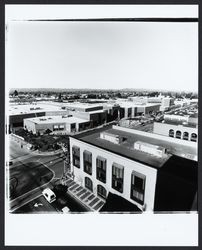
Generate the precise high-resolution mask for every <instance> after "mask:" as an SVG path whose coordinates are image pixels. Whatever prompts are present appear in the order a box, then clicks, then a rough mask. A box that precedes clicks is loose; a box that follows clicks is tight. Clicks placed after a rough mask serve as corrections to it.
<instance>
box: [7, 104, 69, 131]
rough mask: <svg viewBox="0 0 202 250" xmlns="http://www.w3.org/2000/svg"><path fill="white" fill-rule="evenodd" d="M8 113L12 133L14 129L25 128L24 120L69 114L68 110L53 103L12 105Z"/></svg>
mask: <svg viewBox="0 0 202 250" xmlns="http://www.w3.org/2000/svg"><path fill="white" fill-rule="evenodd" d="M8 112H9V113H8V115H9V126H10V130H11V131H12V130H13V128H16V127H23V120H24V119H26V118H34V117H42V116H53V115H55V116H57V115H66V114H67V111H66V110H62V109H61V107H60V106H57V105H54V104H52V103H38V104H18V105H16V104H10V105H9V110H8Z"/></svg>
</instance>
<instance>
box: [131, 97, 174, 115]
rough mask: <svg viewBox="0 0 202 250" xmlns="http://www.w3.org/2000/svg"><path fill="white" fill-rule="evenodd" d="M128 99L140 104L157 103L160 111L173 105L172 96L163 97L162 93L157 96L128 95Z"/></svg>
mask: <svg viewBox="0 0 202 250" xmlns="http://www.w3.org/2000/svg"><path fill="white" fill-rule="evenodd" d="M128 100H129V101H132V102H135V103H141V104H149V103H150V104H151V103H153V104H159V105H160V111H165V110H167V109H169V108H171V107H172V106H174V98H172V97H165V96H163V95H159V96H158V97H146V96H134V97H129V98H128Z"/></svg>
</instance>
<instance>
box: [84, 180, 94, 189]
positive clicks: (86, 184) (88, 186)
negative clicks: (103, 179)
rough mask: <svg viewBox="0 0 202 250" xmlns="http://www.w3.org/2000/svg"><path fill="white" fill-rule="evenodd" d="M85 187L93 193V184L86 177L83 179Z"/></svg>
mask: <svg viewBox="0 0 202 250" xmlns="http://www.w3.org/2000/svg"><path fill="white" fill-rule="evenodd" d="M85 187H86V188H88V189H89V190H90V191H93V182H92V181H91V179H90V178H88V177H85Z"/></svg>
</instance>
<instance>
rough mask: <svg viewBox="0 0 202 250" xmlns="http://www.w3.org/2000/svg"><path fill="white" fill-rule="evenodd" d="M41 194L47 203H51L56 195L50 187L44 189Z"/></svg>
mask: <svg viewBox="0 0 202 250" xmlns="http://www.w3.org/2000/svg"><path fill="white" fill-rule="evenodd" d="M42 195H43V196H44V197H45V199H46V200H47V201H48V202H49V203H52V202H54V201H55V200H56V195H55V193H54V192H53V191H52V190H51V189H50V188H46V189H44V190H43V192H42Z"/></svg>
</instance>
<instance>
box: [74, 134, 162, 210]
mask: <svg viewBox="0 0 202 250" xmlns="http://www.w3.org/2000/svg"><path fill="white" fill-rule="evenodd" d="M70 157H71V158H70V159H71V160H70V162H71V171H72V172H73V174H74V178H75V181H76V182H77V183H79V184H80V185H82V186H83V187H86V188H88V189H90V190H91V191H92V192H93V193H94V194H95V195H101V196H103V197H104V196H105V197H107V194H108V192H111V193H114V194H117V195H119V196H121V197H123V198H125V199H127V200H128V201H130V202H131V203H133V204H135V205H136V206H138V208H140V209H141V210H148V211H152V210H153V208H154V198H155V197H154V194H155V185H156V178H157V170H156V169H155V168H152V167H149V166H147V165H144V164H142V163H139V162H136V161H133V160H130V159H128V158H126V157H122V156H120V155H118V154H114V153H111V152H109V151H107V150H103V149H101V148H98V147H96V146H94V145H90V144H88V143H85V142H83V141H80V140H77V139H75V138H71V137H70ZM100 190H101V191H100ZM100 192H103V193H104V194H105V195H102V194H100Z"/></svg>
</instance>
